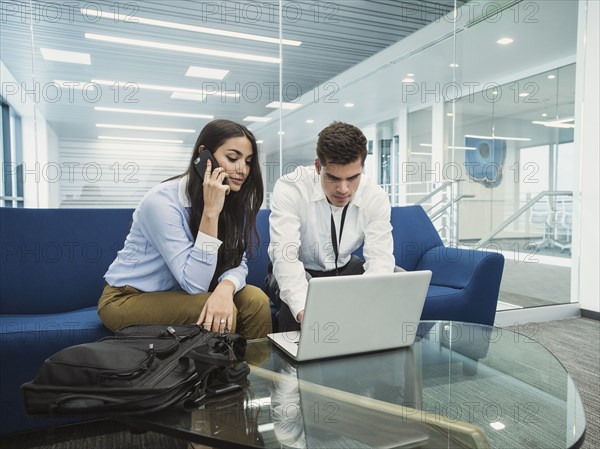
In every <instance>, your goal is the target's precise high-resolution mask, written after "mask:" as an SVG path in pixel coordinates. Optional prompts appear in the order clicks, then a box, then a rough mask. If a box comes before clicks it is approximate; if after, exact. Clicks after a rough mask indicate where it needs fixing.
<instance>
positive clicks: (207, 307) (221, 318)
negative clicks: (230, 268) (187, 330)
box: [196, 280, 235, 333]
mask: <svg viewBox="0 0 600 449" xmlns="http://www.w3.org/2000/svg"><path fill="white" fill-rule="evenodd" d="M234 292H235V286H234V285H233V283H232V282H231V281H228V280H224V281H222V282H220V283H219V285H217V287H216V288H215V291H214V292H213V293H212V295H210V297H209V298H208V301H206V304H204V307H203V308H202V312H201V313H200V317H199V318H198V321H197V322H196V324H198V325H200V326H202V327H204V329H206V330H207V331H212V332H221V333H223V332H225V330H230V329H231V325H232V324H233V294H234Z"/></svg>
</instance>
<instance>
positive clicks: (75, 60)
mask: <svg viewBox="0 0 600 449" xmlns="http://www.w3.org/2000/svg"><path fill="white" fill-rule="evenodd" d="M40 51H41V52H42V58H44V59H45V60H46V61H58V62H68V63H69V64H85V65H90V64H91V63H92V58H91V57H90V55H89V53H78V52H75V51H64V50H56V49H54V48H40Z"/></svg>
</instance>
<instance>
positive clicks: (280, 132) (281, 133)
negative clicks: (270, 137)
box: [277, 131, 285, 136]
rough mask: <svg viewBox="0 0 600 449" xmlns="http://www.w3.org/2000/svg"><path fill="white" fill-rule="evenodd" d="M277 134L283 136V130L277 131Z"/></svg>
mask: <svg viewBox="0 0 600 449" xmlns="http://www.w3.org/2000/svg"><path fill="white" fill-rule="evenodd" d="M277 134H279V135H280V136H283V135H284V134H285V131H279V132H278V133H277Z"/></svg>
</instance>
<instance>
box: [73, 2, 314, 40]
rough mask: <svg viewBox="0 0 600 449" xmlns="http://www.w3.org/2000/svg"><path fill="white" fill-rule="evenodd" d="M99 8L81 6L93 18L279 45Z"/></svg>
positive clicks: (242, 35) (82, 10)
mask: <svg viewBox="0 0 600 449" xmlns="http://www.w3.org/2000/svg"><path fill="white" fill-rule="evenodd" d="M98 9H99V8H94V9H90V8H81V13H82V14H85V15H86V16H90V17H91V18H94V19H95V18H96V17H101V18H103V19H111V20H113V21H114V22H115V23H141V24H144V25H152V26H159V27H163V28H173V29H176V30H183V31H192V32H194V33H204V34H213V35H215V36H224V37H233V38H237V39H246V40H250V41H258V42H267V43H270V44H277V45H279V39H278V38H275V37H267V36H261V35H258V34H248V33H238V32H236V31H225V30H220V29H218V28H207V27H199V26H195V25H187V24H185V23H177V22H167V21H165V20H155V19H148V18H146V17H139V16H137V15H136V16H135V17H131V16H129V15H125V14H115V13H111V12H107V11H98ZM281 43H282V44H283V45H291V46H293V47H297V46H299V45H302V41H296V40H291V39H282V40H281Z"/></svg>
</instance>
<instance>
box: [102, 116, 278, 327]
mask: <svg viewBox="0 0 600 449" xmlns="http://www.w3.org/2000/svg"><path fill="white" fill-rule="evenodd" d="M201 151H210V152H211V153H212V155H213V156H214V159H215V160H216V162H217V163H218V164H219V167H214V166H213V165H214V164H212V163H211V162H210V161H209V162H208V163H207V164H206V168H205V169H202V170H199V169H196V167H195V165H194V161H195V160H196V159H197V157H198V155H199V154H200V152H201ZM200 171H202V172H203V173H202V176H201V174H200V173H199V172H200ZM225 179H226V180H227V182H228V183H224V180H225ZM262 199H263V184H262V176H261V172H260V166H259V163H258V156H257V147H256V140H255V139H254V136H253V135H252V133H251V132H250V131H249V130H248V129H247V128H246V127H245V126H243V125H240V124H237V123H234V122H232V121H229V120H214V121H212V122H210V123H208V124H207V125H206V126H205V127H204V128H203V129H202V131H201V132H200V135H199V136H198V139H197V141H196V144H195V146H194V152H193V154H192V157H191V160H190V163H189V166H188V169H187V171H186V172H185V173H183V174H181V175H179V176H177V177H175V178H171V179H169V180H167V181H165V182H163V183H162V184H159V185H158V186H156V187H154V188H153V189H152V190H150V192H148V193H147V194H146V195H145V196H144V197H143V198H142V200H141V202H140V204H139V205H138V207H137V208H136V210H135V212H134V213H133V223H132V225H131V230H130V231H129V235H128V236H127V238H126V240H125V245H124V247H123V249H122V250H121V251H119V253H118V254H117V257H116V259H115V261H114V262H113V263H112V265H111V266H110V267H109V268H108V271H107V273H106V275H105V276H104V279H105V281H106V286H105V288H104V291H103V293H102V296H101V298H100V301H99V303H98V315H99V316H100V319H101V320H102V322H103V323H104V324H105V325H106V327H108V328H109V329H111V330H116V329H118V328H120V327H123V326H126V325H129V324H144V323H164V324H187V323H198V324H200V325H202V326H204V328H205V329H207V330H211V331H215V332H226V331H236V332H238V333H239V334H241V335H242V336H244V337H246V338H248V339H252V338H260V337H264V336H265V335H266V334H267V333H269V332H270V331H271V313H270V309H269V300H268V298H267V296H266V295H265V294H264V293H263V292H262V291H261V290H260V289H258V288H256V287H253V286H250V285H246V275H247V274H248V267H247V265H246V258H245V250H246V248H248V247H249V246H250V245H251V244H252V242H253V241H254V240H255V239H257V238H258V233H257V231H256V214H257V213H258V209H259V208H260V205H261V203H262ZM255 247H256V246H255Z"/></svg>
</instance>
